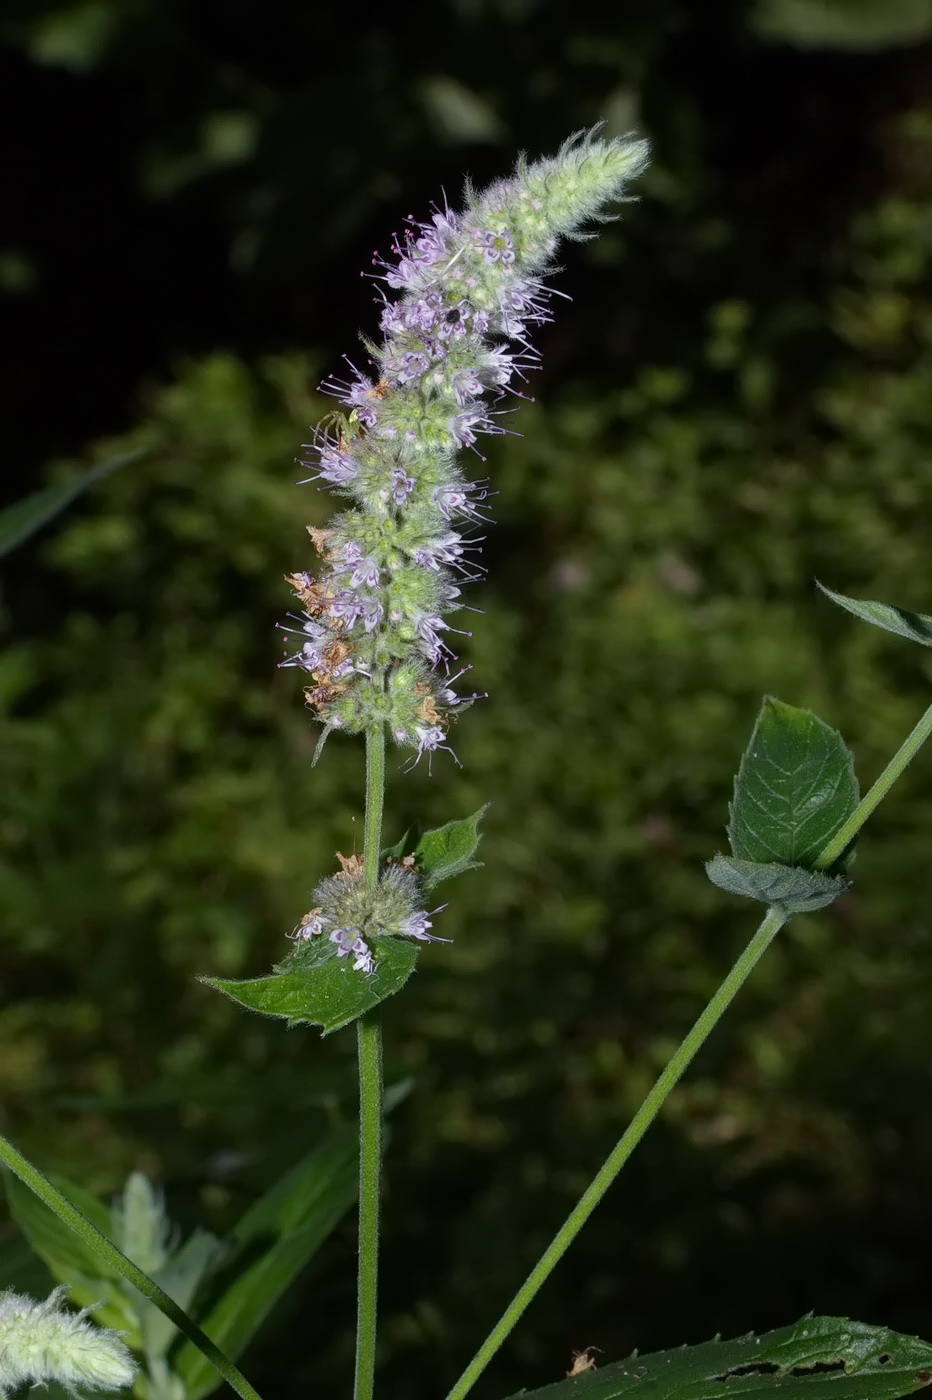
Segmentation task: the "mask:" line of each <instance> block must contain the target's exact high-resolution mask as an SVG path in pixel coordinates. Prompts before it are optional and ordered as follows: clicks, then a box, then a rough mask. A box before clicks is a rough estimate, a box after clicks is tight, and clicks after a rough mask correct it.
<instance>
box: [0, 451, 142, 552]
mask: <svg viewBox="0 0 932 1400" xmlns="http://www.w3.org/2000/svg"><path fill="white" fill-rule="evenodd" d="M145 455H146V449H145V448H137V449H136V451H135V452H124V453H123V454H122V456H120V457H113V458H111V460H110V461H109V462H101V463H99V464H98V465H97V466H96V467H91V469H90V471H86V472H84V474H83V475H82V476H77V477H73V478H72V479H71V480H70V481H61V482H56V483H55V484H54V485H53V486H46V487H44V488H43V490H41V491H36V492H35V494H34V495H32V496H27V497H26V499H25V500H23V501H17V502H16V504H15V505H13V506H8V507H7V509H6V510H4V511H0V559H2V558H3V556H4V555H5V554H10V553H11V552H12V551H13V550H14V549H16V548H18V546H19V545H21V544H23V543H24V542H25V541H26V540H28V539H29V537H30V535H34V534H35V533H36V531H37V530H41V529H42V526H43V525H47V524H48V522H49V521H50V520H54V519H55V516H56V515H58V514H60V512H61V511H63V510H65V509H66V507H67V506H70V505H71V503H72V501H74V500H77V498H78V496H80V495H82V494H83V493H84V492H85V491H86V490H87V489H88V487H89V486H93V485H94V484H95V483H96V482H98V481H102V480H103V478H104V477H105V476H109V475H110V473H111V472H115V471H116V470H117V469H118V468H119V467H125V466H128V465H129V463H130V462H138V461H139V459H140V458H141V457H144V456H145Z"/></svg>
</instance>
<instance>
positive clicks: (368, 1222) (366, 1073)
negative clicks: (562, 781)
mask: <svg viewBox="0 0 932 1400" xmlns="http://www.w3.org/2000/svg"><path fill="white" fill-rule="evenodd" d="M384 800H385V729H384V727H383V726H382V725H378V726H377V727H374V728H372V729H368V730H367V731H366V819H365V836H364V840H363V878H364V880H365V881H366V883H367V884H368V885H370V886H372V887H374V886H375V884H376V883H377V881H378V878H379V855H380V852H381V846H382V808H383V804H384ZM356 1045H357V1053H358V1058H359V1272H358V1289H357V1296H356V1380H355V1384H354V1387H353V1396H354V1400H372V1394H373V1390H374V1385H375V1342H376V1325H377V1320H378V1290H379V1197H380V1194H381V1173H382V1028H381V1026H380V1025H379V1023H378V1021H377V1020H376V1018H375V1016H374V1015H373V1014H372V1013H371V1012H370V1013H369V1015H368V1016H362V1017H360V1019H359V1020H358V1021H357V1022H356Z"/></svg>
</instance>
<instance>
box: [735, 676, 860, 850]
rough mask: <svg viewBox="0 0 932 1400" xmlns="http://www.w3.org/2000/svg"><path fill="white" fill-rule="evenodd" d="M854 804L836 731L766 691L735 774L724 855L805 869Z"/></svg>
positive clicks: (848, 764) (849, 768)
mask: <svg viewBox="0 0 932 1400" xmlns="http://www.w3.org/2000/svg"><path fill="white" fill-rule="evenodd" d="M857 805H858V782H857V778H856V777H855V775H854V762H853V758H852V755H851V751H850V749H849V748H848V746H847V745H846V743H845V741H844V739H842V737H841V735H840V734H839V733H838V732H837V730H835V729H832V728H831V726H830V725H828V724H826V723H825V722H824V721H823V720H821V719H819V717H818V715H814V714H813V713H812V711H811V710H800V709H797V708H796V706H795V705H786V704H784V703H783V701H782V700H775V699H774V698H773V697H772V696H768V697H767V698H766V699H765V700H764V703H763V705H762V706H761V710H760V714H759V715H758V717H757V723H756V724H755V726H754V732H753V734H752V735H751V742H750V743H749V744H748V747H747V749H746V750H745V753H744V757H743V758H742V760H741V766H740V768H739V769H738V776H737V777H736V778H735V795H734V800H733V802H732V803H731V806H730V809H729V811H730V817H731V821H730V823H729V827H728V837H729V840H730V842H731V851H732V855H734V856H736V857H737V858H738V859H739V860H750V861H763V862H764V863H766V864H769V863H771V862H778V863H780V864H783V865H800V866H804V867H812V866H813V865H814V863H815V861H816V859H817V858H818V856H819V854H820V852H821V851H822V850H823V849H824V847H825V846H826V844H827V843H828V841H829V840H830V839H831V838H832V837H833V836H834V835H835V833H836V832H837V831H838V830H839V829H840V828H841V827H842V826H843V825H844V823H845V822H846V821H847V819H848V817H849V816H850V815H851V813H852V812H853V811H854V809H855V807H856V806H857Z"/></svg>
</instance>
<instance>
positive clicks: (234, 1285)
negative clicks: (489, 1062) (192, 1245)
mask: <svg viewBox="0 0 932 1400" xmlns="http://www.w3.org/2000/svg"><path fill="white" fill-rule="evenodd" d="M357 1159H358V1147H357V1143H356V1135H355V1133H350V1132H338V1133H334V1134H333V1135H332V1136H331V1137H330V1138H328V1139H327V1141H326V1142H324V1143H322V1144H321V1145H320V1146H319V1147H317V1148H315V1150H314V1151H313V1152H311V1153H309V1155H308V1156H307V1157H305V1158H304V1159H303V1161H301V1162H299V1163H298V1164H297V1165H296V1166H295V1167H293V1168H292V1169H291V1171H289V1172H287V1173H286V1175H285V1176H283V1177H282V1178H281V1179H280V1180H279V1181H278V1182H276V1183H275V1185H274V1186H272V1188H271V1189H270V1190H269V1191H268V1192H267V1193H266V1194H265V1195H264V1196H263V1197H261V1199H260V1200H258V1201H257V1202H256V1203H255V1204H254V1205H253V1206H251V1207H250V1209H249V1210H248V1211H247V1212H246V1214H245V1215H244V1216H243V1217H242V1218H241V1219H240V1221H239V1223H238V1224H237V1226H236V1227H235V1229H234V1230H233V1232H232V1235H231V1237H230V1240H229V1247H230V1251H231V1253H230V1255H229V1256H228V1269H226V1270H225V1273H228V1274H229V1277H230V1283H229V1287H228V1288H227V1289H226V1291H225V1292H224V1293H223V1294H222V1295H221V1297H220V1299H219V1301H218V1302H217V1303H216V1304H215V1306H214V1307H213V1308H212V1309H211V1310H210V1311H209V1312H208V1313H207V1315H206V1316H205V1317H204V1318H202V1319H201V1320H200V1321H201V1326H202V1327H203V1328H204V1331H205V1332H206V1333H207V1335H208V1336H209V1337H211V1338H212V1339H213V1341H215V1342H216V1343H217V1345H218V1346H220V1347H221V1348H222V1349H223V1350H224V1351H225V1352H226V1353H227V1355H229V1356H232V1357H237V1356H239V1355H240V1354H241V1352H242V1351H243V1349H244V1347H245V1346H246V1344H247V1343H248V1342H249V1341H250V1339H251V1338H252V1337H253V1336H254V1335H255V1333H256V1332H257V1331H258V1329H259V1327H260V1326H261V1325H262V1322H263V1321H264V1320H265V1318H266V1316H267V1314H268V1313H269V1311H270V1309H271V1308H272V1307H273V1306H274V1304H275V1302H276V1301H277V1300H278V1298H280V1297H281V1295H282V1294H283V1293H284V1292H285V1290H286V1289H287V1288H288V1286H289V1284H290V1283H291V1282H292V1280H293V1279H294V1277H295V1276H296V1274H297V1273H298V1272H299V1270H300V1269H302V1268H303V1267H304V1265H305V1264H306V1263H307V1262H308V1260H309V1259H310V1258H311V1256H312V1255H313V1254H314V1252H315V1251H316V1250H317V1249H318V1248H319V1247H320V1245H321V1244H322V1243H323V1241H324V1240H325V1239H326V1238H327V1236H328V1235H330V1234H331V1233H332V1231H333V1230H334V1228H335V1227H336V1225H337V1224H338V1223H339V1221H340V1220H341V1219H342V1218H343V1216H344V1215H345V1214H346V1212H347V1211H348V1210H349V1209H350V1207H351V1206H352V1204H353V1202H354V1201H355V1199H356V1192H357ZM172 1365H173V1369H174V1370H175V1371H176V1372H177V1373H178V1374H179V1375H180V1376H181V1377H182V1379H183V1380H184V1382H185V1395H186V1400H202V1397H203V1396H205V1395H209V1394H210V1392H211V1391H212V1390H215V1389H216V1388H217V1386H219V1385H220V1384H221V1383H222V1381H221V1378H220V1377H219V1376H218V1375H217V1373H216V1371H215V1370H214V1368H213V1367H212V1366H211V1365H210V1363H209V1362H208V1361H207V1360H206V1359H205V1357H204V1356H203V1355H202V1353H201V1352H199V1351H198V1350H197V1348H196V1347H194V1346H192V1345H191V1343H190V1342H185V1343H184V1344H183V1345H182V1346H181V1347H180V1348H179V1350H178V1352H177V1354H176V1356H175V1357H174V1358H173V1361H172Z"/></svg>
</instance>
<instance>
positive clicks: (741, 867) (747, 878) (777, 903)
mask: <svg viewBox="0 0 932 1400" xmlns="http://www.w3.org/2000/svg"><path fill="white" fill-rule="evenodd" d="M705 873H706V874H707V875H708V877H709V879H710V880H711V881H712V884H713V885H718V887H719V889H721V890H727V891H728V893H729V894H740V895H743V896H744V897H745V898H746V899H759V900H760V901H761V903H762V904H767V905H770V906H772V907H774V908H777V909H782V910H783V912H784V913H786V914H811V913H812V912H813V910H815V909H824V908H825V907H826V905H828V904H833V903H834V902H835V900H836V899H839V898H840V897H841V895H843V894H844V893H845V891H846V890H847V889H848V881H847V880H846V879H845V877H844V875H825V874H823V873H822V871H821V870H804V869H803V868H802V867H801V866H799V865H779V864H767V863H765V862H762V861H756V860H735V858H734V857H733V856H723V855H717V856H713V858H712V859H711V860H709V861H706V867H705Z"/></svg>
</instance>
